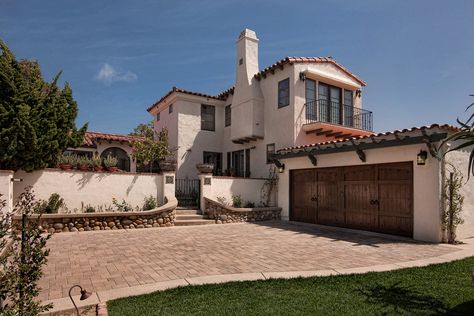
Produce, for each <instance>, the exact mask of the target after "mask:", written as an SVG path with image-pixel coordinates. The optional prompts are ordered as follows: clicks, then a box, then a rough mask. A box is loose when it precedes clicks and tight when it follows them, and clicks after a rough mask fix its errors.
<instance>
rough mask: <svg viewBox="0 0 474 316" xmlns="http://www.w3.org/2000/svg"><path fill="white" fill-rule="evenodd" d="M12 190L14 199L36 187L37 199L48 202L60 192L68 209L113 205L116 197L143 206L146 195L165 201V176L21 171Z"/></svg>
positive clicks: (52, 170) (17, 174)
mask: <svg viewBox="0 0 474 316" xmlns="http://www.w3.org/2000/svg"><path fill="white" fill-rule="evenodd" d="M15 178H22V179H23V181H22V182H15V183H14V187H13V192H14V200H15V201H16V200H17V198H18V196H19V195H20V194H21V193H22V192H23V191H24V189H25V188H26V187H27V186H30V185H31V186H33V189H34V192H35V196H36V198H37V199H44V200H46V199H48V198H49V196H50V195H51V194H52V193H58V194H59V195H61V197H62V198H63V199H64V201H65V202H66V205H67V207H68V208H69V209H74V208H77V209H80V208H81V202H84V204H85V205H87V204H90V205H92V206H99V205H111V204H112V198H113V197H115V198H116V199H117V200H119V201H121V200H122V199H125V201H126V202H128V203H129V204H131V205H132V206H133V207H135V206H139V207H142V206H143V200H144V199H145V197H147V196H150V195H152V196H155V197H157V198H158V199H159V200H160V201H163V196H162V195H163V177H162V175H159V174H132V173H116V174H115V173H105V172H103V173H102V172H101V173H95V172H81V171H61V170H58V169H45V170H39V171H34V172H31V173H26V172H23V171H19V172H16V173H15Z"/></svg>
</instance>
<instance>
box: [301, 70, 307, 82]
mask: <svg viewBox="0 0 474 316" xmlns="http://www.w3.org/2000/svg"><path fill="white" fill-rule="evenodd" d="M300 80H301V81H305V80H306V74H305V73H304V72H300Z"/></svg>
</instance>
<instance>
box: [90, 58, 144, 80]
mask: <svg viewBox="0 0 474 316" xmlns="http://www.w3.org/2000/svg"><path fill="white" fill-rule="evenodd" d="M95 78H96V79H97V80H99V81H102V82H103V83H105V84H106V85H110V84H112V83H114V82H118V81H121V82H133V81H135V80H137V78H138V77H137V75H136V74H134V73H133V72H131V71H121V70H116V69H115V68H114V67H112V66H111V65H109V64H107V63H105V64H104V65H103V66H102V68H100V70H99V72H98V73H97V76H96V77H95Z"/></svg>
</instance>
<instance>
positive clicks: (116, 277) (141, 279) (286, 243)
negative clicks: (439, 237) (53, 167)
mask: <svg viewBox="0 0 474 316" xmlns="http://www.w3.org/2000/svg"><path fill="white" fill-rule="evenodd" d="M48 246H49V248H50V249H51V253H50V256H49V260H48V264H47V266H46V268H45V271H44V272H45V275H44V277H43V278H42V280H41V282H40V286H41V287H42V289H43V291H42V292H41V295H40V299H41V300H55V299H59V298H64V297H67V295H68V290H69V288H70V286H71V285H73V284H81V285H82V286H83V287H85V288H86V289H88V290H89V291H93V292H98V295H99V298H98V299H100V300H102V301H103V300H106V299H110V298H114V297H120V296H123V295H126V294H127V293H128V294H129V295H130V293H137V294H138V293H140V291H142V292H149V291H150V290H153V289H158V288H160V287H157V288H153V286H156V284H158V283H159V282H164V281H171V280H176V281H175V282H171V283H169V284H170V286H173V284H174V285H175V286H176V285H179V284H181V283H183V284H199V283H206V282H212V280H215V281H216V282H218V281H222V280H233V279H239V278H243V279H263V278H268V277H285V276H287V277H291V276H297V275H303V276H304V275H325V274H338V273H350V272H362V271H367V267H372V268H371V269H370V270H375V271H378V270H380V271H382V270H389V269H394V268H400V267H404V266H412V265H423V264H426V263H430V262H432V263H436V262H441V261H447V259H454V258H456V257H462V256H463V252H462V251H461V252H460V250H461V249H462V246H451V245H443V244H441V245H435V244H424V243H415V242H412V241H410V240H408V239H400V238H391V237H388V236H383V235H378V234H372V233H360V232H355V231H349V230H340V229H334V228H329V227H328V228H326V227H321V226H316V225H306V224H295V223H289V222H262V223H261V224H247V223H244V224H229V225H206V226H188V227H174V228H157V229H136V230H117V231H100V232H81V233H60V234H55V235H54V236H53V237H52V239H51V240H50V241H49V242H48ZM440 256H441V258H440ZM417 260H418V261H417ZM296 271H298V272H296ZM305 271H306V272H305ZM244 274H245V275H244ZM221 275H227V276H221ZM209 276H214V277H209ZM239 276H240V277H239ZM176 282H177V283H176ZM180 282H181V283H180ZM153 284H154V285H153ZM159 284H162V285H163V284H164V285H166V284H168V283H159ZM148 285H149V286H148ZM140 288H141V289H142V290H140ZM114 293H115V294H114ZM120 293H122V294H120ZM101 295H102V297H100V296H101ZM90 303H92V302H90Z"/></svg>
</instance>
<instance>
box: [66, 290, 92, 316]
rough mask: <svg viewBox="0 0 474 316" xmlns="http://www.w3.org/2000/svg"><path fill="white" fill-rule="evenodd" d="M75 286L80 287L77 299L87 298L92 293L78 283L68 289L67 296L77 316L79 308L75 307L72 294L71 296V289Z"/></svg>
mask: <svg viewBox="0 0 474 316" xmlns="http://www.w3.org/2000/svg"><path fill="white" fill-rule="evenodd" d="M75 287H78V288H80V289H81V297H80V298H79V300H81V301H83V300H86V299H88V298H89V297H90V296H91V295H92V293H91V292H87V290H85V289H83V288H82V286H80V285H79V284H76V285H73V286H71V288H70V289H69V298H70V299H71V302H72V304H73V305H74V308H75V309H76V313H77V316H79V310H78V309H77V306H76V303H74V300H73V299H72V296H71V291H72V289H73V288H75Z"/></svg>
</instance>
